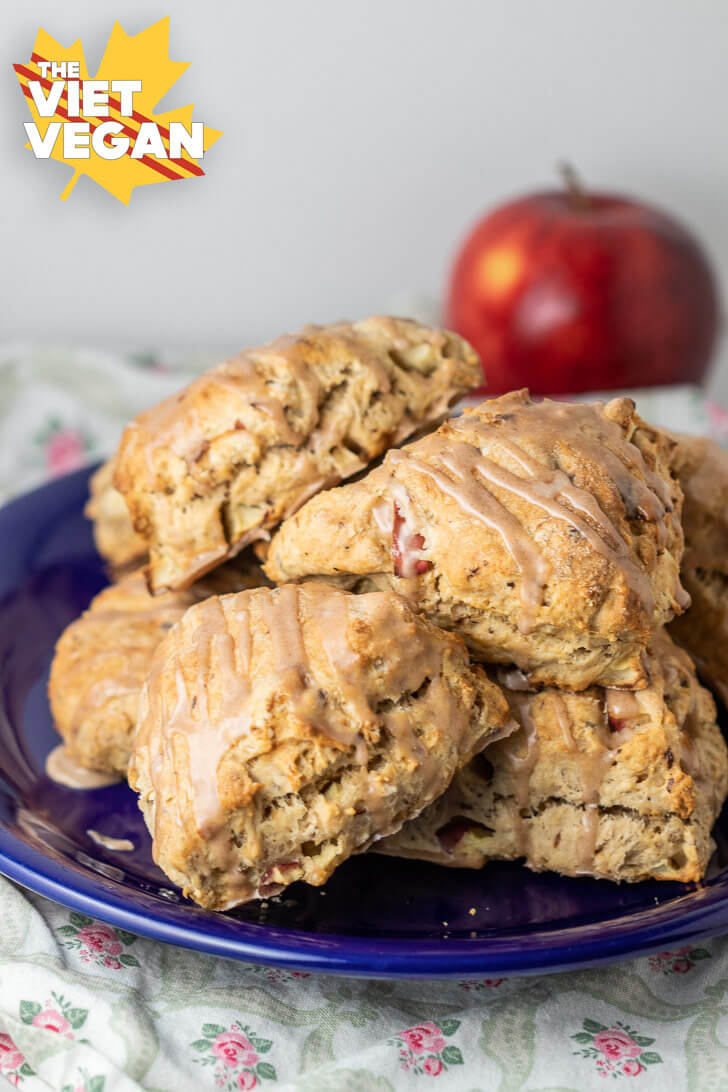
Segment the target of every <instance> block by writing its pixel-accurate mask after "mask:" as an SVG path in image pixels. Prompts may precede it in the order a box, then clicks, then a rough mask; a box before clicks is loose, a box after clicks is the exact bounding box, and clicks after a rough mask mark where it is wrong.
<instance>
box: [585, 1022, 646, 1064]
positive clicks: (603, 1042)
mask: <svg viewBox="0 0 728 1092" xmlns="http://www.w3.org/2000/svg"><path fill="white" fill-rule="evenodd" d="M594 1046H595V1047H596V1048H597V1050H599V1051H601V1052H602V1054H605V1055H606V1056H607V1058H611V1059H612V1061H618V1060H619V1059H620V1058H636V1057H637V1055H638V1054H641V1053H642V1047H641V1046H638V1045H637V1043H635V1041H634V1039H633V1038H632V1036H631V1035H628V1034H627V1032H626V1031H622V1029H621V1028H609V1029H608V1031H600V1032H598V1033H597V1034H596V1035H595V1036H594Z"/></svg>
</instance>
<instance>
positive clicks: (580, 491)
mask: <svg viewBox="0 0 728 1092" xmlns="http://www.w3.org/2000/svg"><path fill="white" fill-rule="evenodd" d="M671 448H672V441H671V440H670V439H668V438H667V437H666V436H665V435H664V434H662V433H660V432H659V431H657V430H654V429H652V428H650V427H649V426H648V425H647V424H645V422H644V421H642V420H641V419H640V418H639V417H638V416H637V414H636V413H635V410H634V403H633V402H632V401H631V400H630V399H628V398H615V399H614V400H613V401H611V402H609V403H607V404H603V403H594V404H584V403H579V404H569V403H562V402H549V401H543V402H539V403H536V402H533V401H531V399H530V397H529V395H528V392H527V391H516V392H513V393H512V394H508V395H504V396H503V397H501V398H495V399H492V400H490V401H487V402H484V403H483V404H482V405H481V406H479V407H477V408H476V409H474V410H466V411H465V413H464V414H463V416H462V417H459V418H455V419H452V420H448V421H445V422H444V424H442V425H441V426H440V428H439V429H438V430H437V431H436V432H434V433H432V434H430V435H428V436H425V437H423V438H422V439H420V440H417V441H416V442H415V443H413V444H410V445H408V446H407V447H405V448H402V449H401V450H399V451H392V452H390V453H389V454H388V455H387V456H386V458H385V460H384V462H383V464H382V465H381V466H379V467H377V468H375V469H374V470H372V471H370V472H369V473H368V474H367V475H365V476H364V477H362V478H361V479H360V480H358V481H356V482H353V483H350V484H348V485H343V486H340V487H339V488H337V489H331V490H328V491H326V492H323V493H320V494H318V495H317V496H315V497H313V498H312V499H311V500H309V501H308V503H307V504H305V505H304V506H303V508H301V509H300V511H298V512H297V513H296V514H295V515H294V516H292V517H291V518H289V519H287V520H286V521H285V522H284V523H283V524H282V526H281V527H280V529H279V530H278V532H277V534H276V535H275V537H274V538H273V541H272V542H271V546H270V550H269V553H268V559H267V562H266V566H265V568H266V572H267V573H268V575H269V576H270V578H271V579H272V580H275V581H276V582H279V583H280V582H284V581H287V580H301V579H308V578H313V579H322V580H326V581H329V582H335V583H339V584H340V585H342V586H345V587H349V588H352V589H355V590H366V589H368V588H371V587H383V586H388V587H392V588H393V589H395V590H396V591H398V592H400V593H402V594H403V595H405V596H407V597H408V598H409V600H410V601H411V602H412V603H413V605H414V606H415V607H416V608H417V609H418V610H420V611H422V612H423V613H424V614H425V615H426V616H427V617H428V618H429V619H430V620H431V621H433V622H435V623H436V624H437V625H440V626H442V627H443V628H445V629H448V630H452V631H454V632H457V633H459V634H461V635H462V636H463V637H464V638H465V640H466V642H467V643H468V645H469V647H470V649H471V652H472V654H473V656H474V657H475V658H476V659H481V660H483V661H485V662H491V663H492V662H495V663H504V664H516V665H517V666H518V667H519V668H521V669H522V670H524V671H525V672H526V673H527V674H528V675H529V677H530V679H531V681H532V682H533V683H541V684H547V685H554V686H562V687H567V688H569V689H572V690H581V689H584V688H586V687H588V686H590V685H592V684H594V683H597V682H598V683H601V684H603V685H609V686H621V687H635V688H636V687H641V686H645V685H646V684H647V681H648V680H647V676H646V673H645V660H644V650H645V646H646V644H647V642H648V641H649V639H650V636H651V635H652V633H653V632H654V630H655V629H656V628H657V627H659V626H661V625H663V624H664V623H665V622H667V621H669V620H670V619H671V618H672V617H673V614H675V613H677V612H679V611H680V610H681V609H683V607H684V606H685V605H686V602H687V597H686V596H685V593H684V591H683V590H682V588H681V586H680V581H679V565H680V559H681V557H682V551H683V537H682V528H681V525H680V510H681V506H682V494H681V491H680V487H679V485H678V484H677V482H676V480H675V479H674V477H673V476H672V475H671V472H670V468H669V465H668V459H669V455H670V450H671Z"/></svg>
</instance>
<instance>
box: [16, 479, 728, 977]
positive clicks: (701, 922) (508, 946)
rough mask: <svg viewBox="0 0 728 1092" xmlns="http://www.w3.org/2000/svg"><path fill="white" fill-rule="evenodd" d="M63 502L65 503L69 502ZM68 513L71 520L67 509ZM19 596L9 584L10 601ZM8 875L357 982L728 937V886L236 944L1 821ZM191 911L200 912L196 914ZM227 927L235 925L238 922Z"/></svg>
mask: <svg viewBox="0 0 728 1092" xmlns="http://www.w3.org/2000/svg"><path fill="white" fill-rule="evenodd" d="M98 465H99V464H98V463H95V464H92V465H88V466H85V467H82V468H81V469H79V470H76V471H73V472H71V473H70V474H66V475H63V476H61V477H58V478H55V479H53V480H52V481H50V482H45V483H44V484H42V485H40V486H38V487H36V488H35V489H33V490H29V491H27V492H25V493H23V494H21V495H20V496H18V497H15V498H12V499H11V500H9V501H7V502H6V503H5V504H4V505H3V506H2V507H0V531H1V530H2V528H3V525H5V526H7V525H8V524H9V523H10V524H12V523H13V522H14V521H17V520H18V519H19V518H22V517H23V516H24V515H25V513H26V512H28V510H29V508H30V509H31V510H32V508H33V507H34V505H38V503H39V502H42V500H43V497H44V495H49V494H54V495H55V494H57V493H61V494H62V493H64V492H66V493H67V494H69V501H70V499H71V497H72V496H73V495H74V494H75V493H77V492H78V491H79V488H80V487H81V486H82V485H84V486H85V484H86V482H87V480H88V477H89V476H90V474H91V473H92V472H93V471H94V469H95V468H96V467H97V466H98ZM57 499H58V501H59V502H60V500H61V499H62V498H60V497H59V498H57ZM41 510H42V509H41ZM61 510H65V509H64V506H63V505H61ZM46 515H47V512H46ZM10 541H11V542H12V541H13V540H12V538H10ZM23 571H24V573H26V574H27V573H28V572H32V565H31V566H28V565H25V566H23ZM14 586H15V585H14V582H11V584H10V585H9V586H8V588H7V591H12V588H13V587H14ZM3 598H4V595H3ZM0 873H2V874H4V875H5V876H7V877H8V878H9V879H10V880H13V881H15V882H16V883H19V884H20V885H21V886H23V887H25V888H27V889H29V890H30V891H33V892H35V893H36V894H38V895H41V896H43V897H46V898H50V899H52V900H53V901H54V902H56V903H59V904H61V905H63V906H66V907H68V908H70V909H71V910H77V911H80V912H83V913H87V914H89V915H90V916H93V917H95V918H98V919H100V920H101V921H105V922H107V923H108V924H110V925H113V926H118V927H119V928H123V929H128V930H129V931H131V932H133V933H136V934H137V935H139V936H144V937H147V938H148V939H151V940H157V941H161V942H163V943H167V944H173V945H176V946H178V947H182V948H188V949H191V950H195V951H200V952H203V953H205V954H208V955H216V956H221V957H224V958H227V959H234V960H239V961H246V962H257V963H264V964H268V965H270V966H276V967H282V968H285V969H289V970H296V969H300V970H306V971H311V972H321V973H328V974H337V975H344V976H349V977H368V978H431V979H432V978H456V977H464V976H472V975H483V976H493V977H508V976H510V975H526V974H543V973H551V972H555V971H559V970H568V969H577V968H581V967H586V966H594V965H597V964H600V963H607V962H612V961H615V960H619V959H628V958H634V957H637V956H639V955H644V954H647V953H649V952H652V951H657V950H660V949H665V948H666V947H668V946H669V945H671V944H675V943H686V942H688V941H694V940H697V939H699V938H706V937H710V936H715V935H717V934H719V933H721V932H724V931H727V930H728V880H727V881H726V886H722V885H721V886H713V885H712V884H708V885H706V884H702V885H697V886H696V885H686V886H687V888H688V889H687V890H686V891H685V893H684V895H678V896H676V898H675V899H674V900H670V901H669V902H666V903H662V904H660V905H659V906H656V907H646V908H643V909H641V910H638V911H634V912H633V913H630V914H627V915H626V916H625V917H624V918H622V919H615V918H608V919H602V920H601V921H593V922H589V923H586V924H579V925H571V926H568V927H565V928H562V929H559V928H556V929H553V930H550V931H546V930H544V929H543V928H539V927H535V928H534V929H533V931H529V932H528V933H526V934H524V933H523V932H521V933H520V934H519V935H514V934H512V933H509V932H508V931H507V930H501V931H500V934H493V933H490V934H489V935H482V934H481V935H479V936H476V937H464V936H452V937H447V938H444V937H422V938H415V939H413V938H406V937H391V936H388V937H378V936H376V935H366V936H363V935H350V934H345V933H329V934H319V933H311V932H306V931H303V930H299V929H285V928H283V927H281V926H271V925H267V924H260V923H252V922H244V921H236V929H237V930H238V935H236V936H230V935H229V934H227V933H226V934H223V933H221V931H220V930H216V928H215V926H216V919H217V917H218V915H217V914H216V913H215V912H210V917H209V919H206V920H205V921H204V923H202V922H200V921H191V922H190V923H189V924H187V923H184V922H180V921H177V920H174V919H173V917H172V915H171V913H166V912H165V909H166V908H165V906H164V905H163V904H162V905H161V906H159V905H158V900H157V899H156V898H154V896H152V895H147V894H145V893H144V892H139V891H134V892H133V894H132V898H133V901H134V903H135V905H131V906H130V905H129V896H126V897H125V896H124V894H123V889H121V888H120V889H119V890H115V889H114V888H110V887H109V881H108V880H107V881H106V882H105V883H103V882H102V881H101V880H100V879H96V878H95V877H94V876H93V874H92V873H91V872H90V871H89V873H88V874H84V873H81V872H69V870H68V869H67V868H65V867H64V866H63V865H62V864H61V863H59V862H58V861H57V860H55V859H54V858H53V857H52V856H51V855H49V854H47V853H44V852H43V851H42V850H41V849H39V848H36V847H35V846H34V845H32V844H30V843H29V842H27V841H25V840H24V839H23V838H21V837H20V836H19V835H17V834H16V833H14V831H13V830H12V829H10V828H8V827H7V826H6V825H5V823H4V822H3V821H1V820H0ZM685 899H692V900H693V905H692V906H687V907H686V906H684V905H683V904H684V901H685ZM147 903H149V904H152V903H153V909H154V912H153V913H152V906H150V905H147V906H145V904H147ZM174 905H175V907H176V908H178V907H180V906H184V904H180V903H176V904H174ZM189 905H190V908H191V909H194V910H195V911H198V909H199V908H197V907H195V906H194V904H192V903H190V904H189ZM171 910H172V906H171V905H170V911H171ZM178 912H179V911H178V910H177V911H176V913H175V915H174V916H175V917H176V916H177V914H178ZM225 920H226V923H228V924H229V922H230V919H229V918H226V919H225Z"/></svg>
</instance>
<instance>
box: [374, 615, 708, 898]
mask: <svg viewBox="0 0 728 1092" xmlns="http://www.w3.org/2000/svg"><path fill="white" fill-rule="evenodd" d="M649 671H650V679H651V682H650V685H649V686H648V687H646V688H645V689H643V690H640V691H636V692H632V693H631V692H629V691H619V690H603V689H601V688H598V687H593V688H592V689H590V690H586V691H584V692H582V693H578V694H575V693H569V692H565V691H558V690H555V689H553V688H547V689H545V690H542V691H540V692H537V693H529V692H528V691H523V690H513V689H510V690H509V689H506V694H507V697H508V700H509V703H510V705H511V710H512V712H513V715H514V717H515V718H516V720H517V721H518V722H519V729H518V731H517V732H515V733H514V734H513V735H512V736H511V737H509V739H507V740H503V741H502V742H500V743H495V744H493V746H491V747H487V748H486V749H485V750H484V751H483V752H482V753H481V754H480V755H478V756H476V758H475V759H474V760H473V761H472V762H471V763H470V764H469V765H468V766H467V767H465V768H464V769H463V770H461V771H460V772H459V773H458V774H456V776H455V778H454V779H453V782H452V784H451V786H450V788H449V789H448V791H447V792H446V793H445V795H444V796H443V797H442V798H441V799H440V800H438V801H437V802H436V803H435V804H433V805H432V806H431V807H430V808H428V809H427V810H426V811H425V812H423V814H422V815H421V816H420V817H419V818H418V819H416V820H414V821H413V822H411V823H407V824H406V825H405V826H404V827H403V828H402V830H401V831H400V832H399V834H396V835H394V837H392V838H388V839H386V840H385V841H383V842H381V843H379V845H378V847H377V848H378V850H379V851H381V852H384V853H388V854H393V855H395V856H401V857H412V858H417V859H423V860H428V861H435V862H437V863H439V864H444V865H450V866H453V867H461V868H481V867H482V866H483V865H484V864H485V863H486V862H487V861H489V860H502V859H509V858H524V859H525V863H526V864H527V865H528V866H529V868H532V869H534V870H535V871H539V872H540V871H544V870H550V871H554V872H560V873H562V874H564V875H592V876H597V877H601V878H605V879H609V880H618V881H619V880H627V881H637V880H646V879H656V880H680V881H684V882H687V881H697V880H700V879H701V878H702V876H703V874H704V872H705V869H706V866H707V864H708V860H709V857H710V854H711V849H712V840H711V835H710V832H711V828H712V826H713V823H714V822H715V820H716V818H717V816H718V814H719V812H720V809H721V806H722V804H723V801H724V799H725V796H726V791H728V755H727V753H726V745H725V743H724V741H723V737H722V736H721V734H720V730H719V728H718V726H717V724H716V714H715V705H714V703H713V699H712V698H711V696H710V694H709V693H708V691H707V690H705V689H703V687H701V686H700V685H699V684H698V682H697V679H696V677H695V670H694V667H693V664H692V661H691V660H690V658H689V656H688V655H687V653H686V652H684V651H683V650H682V649H679V648H677V647H676V646H675V645H674V644H673V643H672V642H671V641H670V639H669V637H668V636H667V634H665V633H664V631H663V632H662V633H660V634H658V635H657V636H656V638H655V640H654V642H653V643H652V647H651V654H650V660H649ZM500 677H501V679H502V680H503V681H505V682H506V683H508V682H510V684H511V686H513V685H522V684H523V680H522V678H521V677H520V676H519V674H518V673H516V674H515V675H514V673H502V674H501V676H500Z"/></svg>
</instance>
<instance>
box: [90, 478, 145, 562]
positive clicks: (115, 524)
mask: <svg viewBox="0 0 728 1092" xmlns="http://www.w3.org/2000/svg"><path fill="white" fill-rule="evenodd" d="M114 465H115V463H114V459H109V460H107V462H105V463H103V464H102V465H101V466H100V467H99V468H98V470H97V471H96V472H95V473H94V474H92V475H91V478H90V479H89V489H90V492H91V496H90V498H89V500H88V502H87V504H86V507H85V509H84V514H85V515H86V516H87V517H88V519H90V520H92V521H93V525H94V542H95V543H96V549H97V550H98V551H99V553H100V554H101V556H102V557H103V558H104V559H105V560H106V561H108V563H109V565H110V566H111V570H112V572H118V571H119V570H123V569H126V568H128V567H129V566H138V565H140V564H141V563H142V561H143V560H144V558H145V557H146V556H147V544H146V542H145V541H144V539H143V538H142V537H141V535H138V534H137V533H136V531H135V530H134V524H133V523H132V521H131V516H130V515H129V509H128V508H127V506H126V501H125V500H124V498H123V497H122V495H121V493H119V491H118V490H117V489H115V488H114Z"/></svg>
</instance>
